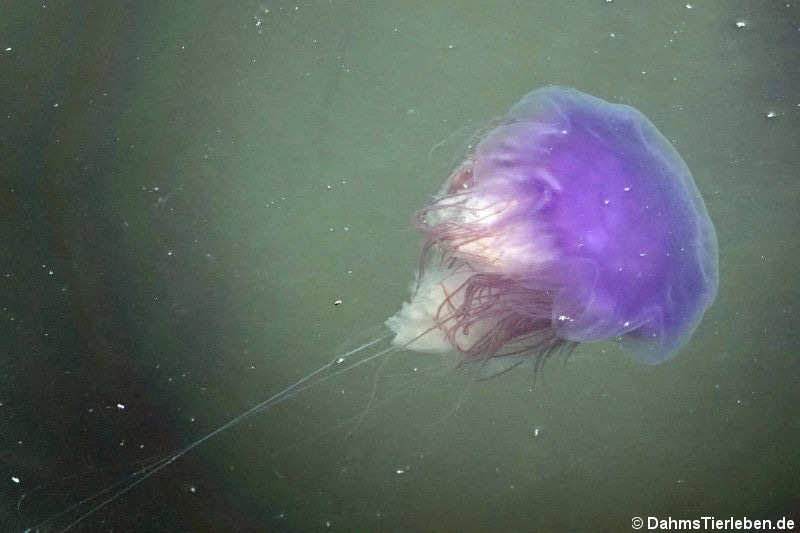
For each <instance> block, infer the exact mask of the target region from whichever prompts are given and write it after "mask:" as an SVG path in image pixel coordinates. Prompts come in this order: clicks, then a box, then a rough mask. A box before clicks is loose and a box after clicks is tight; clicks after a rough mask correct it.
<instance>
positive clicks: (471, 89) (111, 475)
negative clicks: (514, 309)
mask: <svg viewBox="0 0 800 533" xmlns="http://www.w3.org/2000/svg"><path fill="white" fill-rule="evenodd" d="M0 11H1V12H2V15H1V16H0V138H1V142H0V184H1V185H2V195H0V223H1V224H2V226H0V228H2V235H3V239H4V240H3V246H2V250H0V487H2V488H0V524H2V529H3V530H4V531H22V530H23V529H24V528H26V527H30V526H32V525H34V524H39V523H41V522H42V521H43V520H47V519H48V518H49V517H52V516H53V515H54V514H56V513H59V512H61V511H63V510H65V509H68V508H69V507H70V505H72V504H74V503H75V502H76V501H79V500H80V499H81V498H84V497H87V496H90V495H93V494H96V493H97V492H98V491H101V490H102V489H104V488H107V487H109V486H111V485H112V484H114V483H116V482H120V481H121V482H125V481H126V480H131V479H132V478H130V477H128V476H130V474H131V473H132V472H134V471H136V469H137V468H138V467H140V466H143V465H146V464H149V463H151V462H152V461H154V460H156V459H158V458H161V457H164V456H167V455H168V454H169V453H170V452H171V451H174V450H176V449H180V448H181V447H183V446H185V445H187V444H188V443H190V442H191V441H193V440H194V439H197V438H199V437H201V436H202V435H204V434H206V433H207V432H208V431H210V430H212V429H214V428H215V427H217V426H218V425H219V424H221V423H223V422H225V421H226V420H228V419H230V418H232V417H234V416H236V415H237V414H239V413H240V412H242V411H243V410H245V409H246V408H248V407H250V406H252V405H253V404H255V403H257V402H259V401H261V400H263V399H264V398H266V397H268V396H269V395H270V394H272V393H274V392H275V391H278V390H280V389H282V388H283V387H285V386H286V385H288V384H290V383H292V382H294V381H295V380H297V379H298V378H300V377H302V376H303V375H305V374H306V373H308V372H310V371H312V370H314V369H316V368H318V367H319V366H320V365H323V364H325V363H327V362H328V361H330V360H331V358H332V357H333V356H334V355H335V354H337V353H341V352H342V351H344V350H346V349H347V348H351V347H353V346H357V345H359V344H360V343H362V342H364V341H366V340H368V339H369V338H371V337H372V336H374V335H376V334H377V332H378V331H379V329H377V328H378V326H380V324H381V323H382V322H383V320H385V318H386V317H388V316H389V315H391V314H392V313H393V312H395V311H396V310H397V308H398V307H399V305H400V303H401V302H402V301H403V299H404V298H406V296H407V290H408V284H409V282H410V281H411V277H412V273H413V270H414V268H415V266H416V261H417V253H418V246H419V241H418V236H417V235H416V234H415V232H414V231H413V230H412V229H411V227H410V217H411V214H412V213H413V211H414V210H415V209H418V208H419V207H421V206H422V205H424V203H425V202H426V201H427V200H428V198H429V197H430V195H431V194H433V193H434V192H435V191H436V190H437V189H438V188H439V185H440V183H441V182H442V181H443V179H444V178H445V177H446V175H447V173H448V172H449V170H450V169H451V168H452V166H453V165H454V164H455V163H456V162H457V161H458V160H459V158H460V157H461V156H462V155H463V153H464V151H465V147H466V145H467V144H468V143H469V141H470V139H471V137H472V135H473V134H474V133H475V132H478V131H480V130H481V128H482V127H484V126H485V125H486V124H487V123H488V122H489V121H490V120H491V119H492V117H494V116H497V115H499V114H502V113H503V112H505V110H506V109H507V108H508V107H509V106H510V105H511V104H512V103H514V102H515V101H517V100H518V99H519V97H520V96H522V95H523V94H525V93H526V92H527V91H529V90H530V89H532V88H535V87H539V86H542V85H547V84H562V85H568V86H574V87H576V88H578V89H580V90H583V91H587V92H589V93H592V94H595V95H597V96H600V97H602V98H606V99H609V100H612V101H619V102H624V103H627V104H630V105H633V106H635V107H637V108H638V109H640V110H641V111H642V112H644V113H645V114H646V115H647V116H648V117H649V118H650V119H651V120H652V121H653V122H654V123H655V124H656V125H657V126H658V127H659V129H660V130H661V131H662V132H663V133H664V134H665V135H666V136H667V137H668V138H669V139H670V140H671V141H672V142H673V143H674V144H675V146H676V147H677V148H678V150H679V151H680V152H681V154H682V155H683V157H684V159H685V160H686V162H687V164H688V165H689V167H690V168H691V169H692V172H693V174H694V178H695V181H696V183H697V185H698V188H699V189H700V190H701V192H702V193H703V195H704V197H705V200H706V203H707V205H708V209H709V212H710V214H711V217H712V219H713V220H714V222H715V224H716V228H717V233H718V238H719V244H720V274H721V283H720V290H719V294H718V297H717V302H716V304H715V305H714V307H713V308H712V309H711V310H710V311H709V313H708V314H707V315H706V318H705V320H704V321H703V323H702V324H701V325H700V328H699V329H698V331H697V333H696V334H695V336H694V338H693V341H692V342H691V344H690V345H689V346H688V347H687V348H686V349H685V350H684V351H683V353H682V354H681V355H680V356H679V357H678V358H677V359H676V360H674V361H671V362H669V363H668V364H665V365H661V366H656V367H647V366H641V365H638V364H636V363H634V362H632V361H630V360H628V359H627V358H625V356H624V355H623V354H622V353H621V352H620V351H619V349H618V347H617V346H616V345H614V344H613V343H609V344H597V345H591V346H584V347H581V348H580V349H579V350H578V351H576V352H575V353H574V354H573V355H572V357H571V358H570V359H569V360H568V361H566V363H564V362H563V361H558V360H557V361H552V362H551V363H550V364H548V366H547V367H546V369H545V372H544V374H543V375H540V376H539V378H538V380H537V383H536V388H535V389H534V390H531V385H532V374H531V372H530V371H529V369H524V368H520V369H517V370H516V371H514V372H512V373H509V374H506V375H503V376H501V377H498V378H496V379H492V380H489V381H486V382H481V383H475V382H473V380H472V379H471V377H470V375H469V374H468V373H466V372H462V371H458V370H453V369H452V364H451V361H448V360H446V359H442V358H438V357H431V356H424V355H419V354H413V353H408V352H401V353H397V354H395V355H393V356H392V357H391V358H388V359H385V358H384V359H380V360H376V361H375V362H373V363H370V364H365V365H363V366H361V367H359V368H356V369H354V370H353V371H351V372H349V373H346V374H344V375H342V376H339V377H337V378H335V379H331V380H329V381H327V382H325V383H324V384H322V385H320V386H318V387H314V388H312V389H310V390H307V391H304V392H303V393H301V394H299V395H298V396H297V397H296V398H293V399H291V400H289V401H287V402H285V403H283V404H281V405H279V406H276V407H275V408H273V409H271V410H268V411H266V412H263V413H260V414H258V415H256V416H254V417H252V418H250V419H248V420H246V421H245V422H244V423H242V424H241V425H239V426H237V427H236V428H234V429H231V430H228V431H226V432H224V433H222V434H220V435H217V436H216V437H214V438H213V439H211V440H209V441H208V442H206V443H205V444H204V445H203V446H201V447H199V448H198V449H197V450H195V451H193V452H192V453H190V454H188V455H186V456H185V457H182V458H181V459H180V460H178V461H176V462H175V463H173V464H172V465H170V466H169V467H168V468H166V469H165V470H164V471H163V472H161V473H159V474H158V475H155V476H153V477H152V478H151V479H148V480H147V481H146V482H144V483H142V484H141V485H139V486H137V487H135V488H134V489H132V490H131V491H130V492H128V493H126V494H124V495H122V496H121V497H119V498H118V499H117V500H115V501H114V502H112V503H110V504H109V505H108V506H106V507H104V508H103V509H100V510H99V511H97V512H96V513H94V514H92V515H90V516H88V517H86V518H85V520H83V521H82V522H80V523H79V524H78V525H76V526H75V528H74V531H117V532H120V531H265V530H271V531H317V530H324V529H328V528H329V529H331V530H339V531H356V530H360V531H405V530H417V531H443V530H460V531H485V530H489V529H494V530H496V529H498V528H499V529H503V530H506V531H531V530H537V531H567V530H597V531H601V530H602V531H627V530H629V528H630V524H631V518H632V517H633V516H643V517H647V516H659V517H666V516H673V517H676V518H696V517H699V516H702V515H714V516H718V517H728V516H730V515H733V516H743V515H748V516H751V517H754V518H755V517H758V518H772V519H777V518H779V517H780V516H783V515H787V516H794V518H795V519H797V518H798V514H797V513H798V509H800V481H798V479H800V478H798V476H797V471H798V468H800V462H799V461H798V454H797V450H798V448H799V447H800V416H798V412H797V401H798V379H800V359H799V358H798V346H799V345H800V334H798V329H797V324H798V319H797V316H798V312H800V306H799V305H798V303H797V298H798V296H800V282H798V275H797V262H798V260H799V259H800V253H799V250H798V237H797V227H798V223H800V219H799V218H798V214H797V213H798V211H797V204H798V200H800V185H798V182H797V169H798V164H800V155H798V154H800V135H799V134H798V131H800V129H798V128H799V127H800V89H798V87H800V71H798V66H797V58H798V57H799V54H800V31H798V28H800V4H798V5H794V3H793V2H789V3H786V2H768V1H763V2H750V1H741V2H736V1H720V2H708V1H697V2H691V3H690V4H687V3H686V2H657V3H656V2H648V3H639V2H626V1H621V0H618V1H614V2H605V1H602V0H591V1H582V2H497V3H484V2H474V3H467V2H459V3H457V4H456V3H452V2H419V3H409V2H370V3H362V2H338V1H331V2H303V3H286V2H264V3H258V2H251V3H244V4H238V5H235V6H234V5H231V4H228V3H215V2H202V3H193V4H192V5H191V6H185V5H184V6H181V5H178V4H175V3H168V2H163V3H151V4H143V3H138V2H113V3H102V4H98V5H94V6H91V7H89V6H83V5H75V4H62V3H60V2H47V3H23V2H6V3H5V4H4V5H2V6H1V7H0ZM337 299H341V300H342V304H341V305H338V306H334V305H332V302H333V301H334V300H337ZM90 508H91V505H86V506H82V507H80V508H79V509H76V510H74V511H72V512H69V513H67V514H65V515H63V516H59V517H58V518H57V520H54V521H50V522H45V523H44V524H43V525H42V527H41V530H43V531H58V530H59V529H60V528H63V527H65V526H66V525H67V524H69V523H70V522H71V521H72V520H74V519H75V518H78V517H79V516H80V515H81V514H82V512H85V511H87V510H89V509H90Z"/></svg>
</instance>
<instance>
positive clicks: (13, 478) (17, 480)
mask: <svg viewBox="0 0 800 533" xmlns="http://www.w3.org/2000/svg"><path fill="white" fill-rule="evenodd" d="M11 481H13V482H14V483H19V482H20V481H21V480H20V478H18V477H17V476H11Z"/></svg>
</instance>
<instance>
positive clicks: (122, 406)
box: [117, 403, 125, 411]
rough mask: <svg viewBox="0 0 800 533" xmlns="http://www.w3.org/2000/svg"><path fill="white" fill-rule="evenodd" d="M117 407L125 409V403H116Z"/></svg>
mask: <svg viewBox="0 0 800 533" xmlns="http://www.w3.org/2000/svg"><path fill="white" fill-rule="evenodd" d="M117 409H119V410H120V411H121V410H123V409H125V404H121V403H118V404H117Z"/></svg>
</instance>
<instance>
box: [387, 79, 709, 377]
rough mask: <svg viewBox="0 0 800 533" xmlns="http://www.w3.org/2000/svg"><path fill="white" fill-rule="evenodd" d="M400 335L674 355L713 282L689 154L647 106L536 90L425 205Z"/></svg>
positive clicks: (542, 353)
mask: <svg viewBox="0 0 800 533" xmlns="http://www.w3.org/2000/svg"><path fill="white" fill-rule="evenodd" d="M416 225H417V227H418V228H419V230H420V231H422V232H423V233H424V235H425V237H426V240H425V244H424V246H423V248H422V257H421V259H420V267H419V271H418V273H417V281H416V283H415V284H414V286H413V291H412V292H413V295H412V297H411V301H410V302H407V303H404V304H403V306H402V308H401V309H400V311H399V312H398V313H397V314H395V315H394V316H393V317H391V318H390V319H389V320H388V321H387V326H388V327H389V328H390V329H391V330H392V331H393V332H394V333H395V338H394V341H393V342H394V344H395V345H396V346H403V347H408V348H409V349H412V350H417V351H430V352H444V351H450V350H457V351H458V352H460V353H461V354H462V361H478V362H486V361H488V360H490V359H491V358H495V357H500V356H508V355H516V356H518V355H519V354H531V355H533V356H534V357H535V358H536V362H537V364H540V363H541V361H543V360H544V359H546V358H547V356H549V355H550V354H552V353H553V352H555V351H557V350H559V349H561V348H564V347H574V346H576V345H577V344H578V343H585V342H592V341H601V340H605V339H614V338H620V339H621V340H622V343H623V345H624V346H625V347H626V348H627V349H628V351H629V352H630V353H631V354H632V355H633V356H634V357H635V358H636V359H638V360H639V361H642V362H645V363H650V364H655V363H660V362H662V361H665V360H667V359H670V358H671V357H673V356H674V355H675V354H676V352H677V351H678V349H679V348H680V347H681V346H682V345H683V344H684V343H685V342H686V341H687V340H688V339H689V337H690V336H691V335H692V332H693V331H694V329H695V328H696V327H697V324H698V323H699V322H700V319H701V318H702V316H703V313H704V312H705V310H706V309H707V308H708V307H709V306H710V305H711V303H712V302H713V300H714V296H715V294H716V291H717V284H718V274H717V240H716V235H715V233H714V226H713V225H712V223H711V220H710V219H709V217H708V212H707V211H706V207H705V204H704V203H703V199H702V198H701V196H700V193H699V192H698V190H697V187H696V186H695V184H694V181H693V179H692V175H691V173H690V172H689V169H688V168H687V167H686V164H685V163H684V162H683V159H681V156H680V155H679V154H678V152H677V151H676V150H675V148H673V147H672V145H671V144H670V143H669V141H667V139H665V138H664V136H663V135H661V133H659V131H658V130H657V129H656V128H655V126H653V124H652V123H651V122H650V121H649V120H648V119H647V118H646V117H645V116H644V115H642V114H641V113H640V112H639V111H637V110H636V109H634V108H632V107H629V106H626V105H621V104H611V103H609V102H606V101H604V100H601V99H599V98H595V97H593V96H589V95H588V94H584V93H582V92H580V91H577V90H575V89H566V88H562V87H546V88H542V89H537V90H535V91H533V92H531V93H528V94H527V95H526V96H525V97H524V98H522V100H521V101H520V102H519V103H517V104H516V105H515V106H514V107H513V108H511V110H510V111H509V113H508V114H507V115H506V116H505V117H504V118H503V119H502V120H501V121H500V122H499V125H498V126H497V127H495V128H494V129H492V130H491V131H489V133H488V134H487V135H486V136H485V137H484V138H483V139H482V140H481V141H480V143H479V144H478V145H477V147H476V148H475V150H474V152H472V153H471V154H469V155H468V156H467V158H466V160H465V161H464V162H463V163H462V164H461V165H460V166H459V167H458V168H457V169H456V170H455V171H454V172H453V174H452V175H451V176H450V177H449V178H448V180H447V182H446V183H445V184H444V187H443V188H442V190H441V191H440V193H439V194H438V196H437V197H436V198H435V199H434V200H433V201H432V203H431V204H430V205H428V206H427V207H425V208H424V209H422V210H421V211H420V212H419V213H418V214H417V217H416Z"/></svg>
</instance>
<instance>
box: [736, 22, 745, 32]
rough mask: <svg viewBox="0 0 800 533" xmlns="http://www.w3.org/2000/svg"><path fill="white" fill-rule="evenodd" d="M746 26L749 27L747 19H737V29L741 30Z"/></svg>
mask: <svg viewBox="0 0 800 533" xmlns="http://www.w3.org/2000/svg"><path fill="white" fill-rule="evenodd" d="M746 27H747V22H746V21H744V20H737V21H736V29H737V30H741V29H742V28H746Z"/></svg>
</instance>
